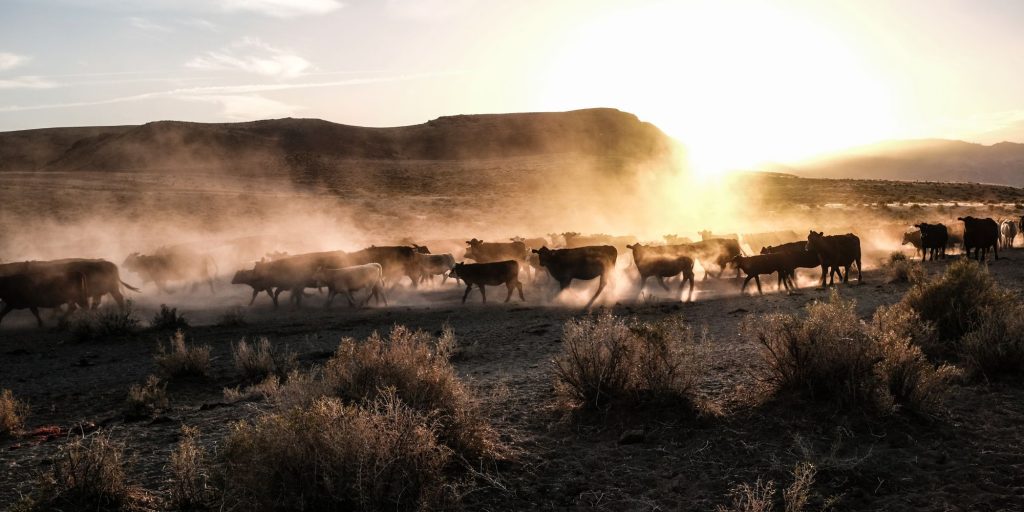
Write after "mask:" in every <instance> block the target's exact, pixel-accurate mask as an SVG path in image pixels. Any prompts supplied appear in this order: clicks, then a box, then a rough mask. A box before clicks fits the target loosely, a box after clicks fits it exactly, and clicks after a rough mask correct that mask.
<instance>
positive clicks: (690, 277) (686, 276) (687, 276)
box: [679, 272, 693, 302]
mask: <svg viewBox="0 0 1024 512" xmlns="http://www.w3.org/2000/svg"><path fill="white" fill-rule="evenodd" d="M687 281H689V282H690V293H689V294H687V296H686V302H690V300H691V299H693V273H692V272H691V273H689V274H686V273H684V274H683V279H682V280H681V281H679V300H682V299H683V287H684V286H686V282H687Z"/></svg>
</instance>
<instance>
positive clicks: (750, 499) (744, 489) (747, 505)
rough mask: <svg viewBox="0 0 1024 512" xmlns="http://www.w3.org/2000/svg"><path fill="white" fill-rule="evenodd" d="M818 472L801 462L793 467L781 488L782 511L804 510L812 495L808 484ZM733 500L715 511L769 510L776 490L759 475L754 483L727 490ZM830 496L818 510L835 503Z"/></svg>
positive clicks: (756, 511)
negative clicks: (787, 485) (786, 482)
mask: <svg viewBox="0 0 1024 512" xmlns="http://www.w3.org/2000/svg"><path fill="white" fill-rule="evenodd" d="M816 474H817V470H816V469H815V467H814V465H813V464H808V463H800V464H797V465H796V467H795V468H793V483H791V484H789V487H786V488H785V489H784V490H783V491H782V496H781V498H782V500H781V501H782V505H783V510H784V511H785V512H804V511H805V510H807V506H808V505H809V504H810V503H811V501H812V498H813V494H812V490H811V487H812V486H813V485H814V477H815V475H816ZM730 494H731V496H732V503H730V504H729V505H728V506H721V505H720V506H718V508H717V511H718V512H772V511H773V510H775V503H776V500H778V498H779V497H780V496H778V491H777V490H776V487H775V481H774V480H768V481H767V482H766V481H763V480H761V479H760V478H758V479H757V482H755V483H754V484H747V483H744V484H740V485H738V486H736V487H734V488H733V490H732V492H731V493H730ZM834 501H835V500H832V499H829V500H824V503H823V504H822V507H821V510H827V509H828V508H830V507H831V506H832V505H834Z"/></svg>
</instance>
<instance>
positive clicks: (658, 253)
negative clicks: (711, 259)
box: [627, 244, 694, 302]
mask: <svg viewBox="0 0 1024 512" xmlns="http://www.w3.org/2000/svg"><path fill="white" fill-rule="evenodd" d="M627 248H628V249H630V250H631V251H633V263H634V264H636V269H637V271H638V272H639V273H640V288H639V291H640V292H643V291H644V286H645V285H646V284H647V279H648V278H650V277H654V278H655V279H656V280H657V281H658V284H660V285H661V287H662V288H664V289H665V291H666V292H667V291H670V290H669V288H668V285H667V284H665V278H666V277H669V278H670V277H675V276H678V275H679V274H683V279H682V280H681V281H679V296H680V300H681V299H682V295H683V287H684V286H685V285H686V282H687V281H689V282H690V291H689V293H688V294H687V296H686V302H689V301H691V300H692V299H693V280H694V274H693V258H691V257H689V256H686V255H681V254H678V253H676V252H675V249H674V248H671V247H668V246H645V245H643V244H632V245H629V246H627ZM666 248H667V250H666Z"/></svg>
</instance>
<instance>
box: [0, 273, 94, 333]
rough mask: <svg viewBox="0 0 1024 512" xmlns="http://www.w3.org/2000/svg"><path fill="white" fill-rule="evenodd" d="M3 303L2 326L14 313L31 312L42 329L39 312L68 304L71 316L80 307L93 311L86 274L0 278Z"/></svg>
mask: <svg viewBox="0 0 1024 512" xmlns="http://www.w3.org/2000/svg"><path fill="white" fill-rule="evenodd" d="M0 301H3V303H4V309H3V310H2V311H0V322H2V321H3V319H4V316H6V315H7V313H10V312H11V311H12V310H15V309H26V308H28V309H29V310H30V311H32V314H33V315H35V317H36V322H38V323H39V327H42V326H43V319H42V318H41V317H40V316H39V308H59V307H61V306H63V305H64V304H68V314H71V313H72V312H73V311H74V310H75V309H76V305H77V306H79V307H82V308H88V307H89V286H88V279H87V277H86V275H85V274H84V273H82V272H72V271H67V270H51V271H41V272H28V273H24V274H12V275H7V276H3V277H0Z"/></svg>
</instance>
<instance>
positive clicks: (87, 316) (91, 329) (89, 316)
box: [65, 300, 142, 342]
mask: <svg viewBox="0 0 1024 512" xmlns="http://www.w3.org/2000/svg"><path fill="white" fill-rule="evenodd" d="M141 323H142V321H141V320H139V315H138V313H136V311H135V306H134V305H133V304H132V301H130V300H128V301H125V305H124V308H118V307H115V306H106V307H102V308H100V309H98V310H88V311H86V310H79V311H78V312H76V313H75V314H74V315H72V316H71V317H70V318H68V319H67V320H66V323H65V326H66V328H67V329H68V330H69V331H71V335H72V337H73V338H74V340H75V341H77V342H90V341H101V340H105V339H107V338H112V337H118V336H126V335H129V334H133V333H135V332H136V331H138V330H139V325H140V324H141Z"/></svg>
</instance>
